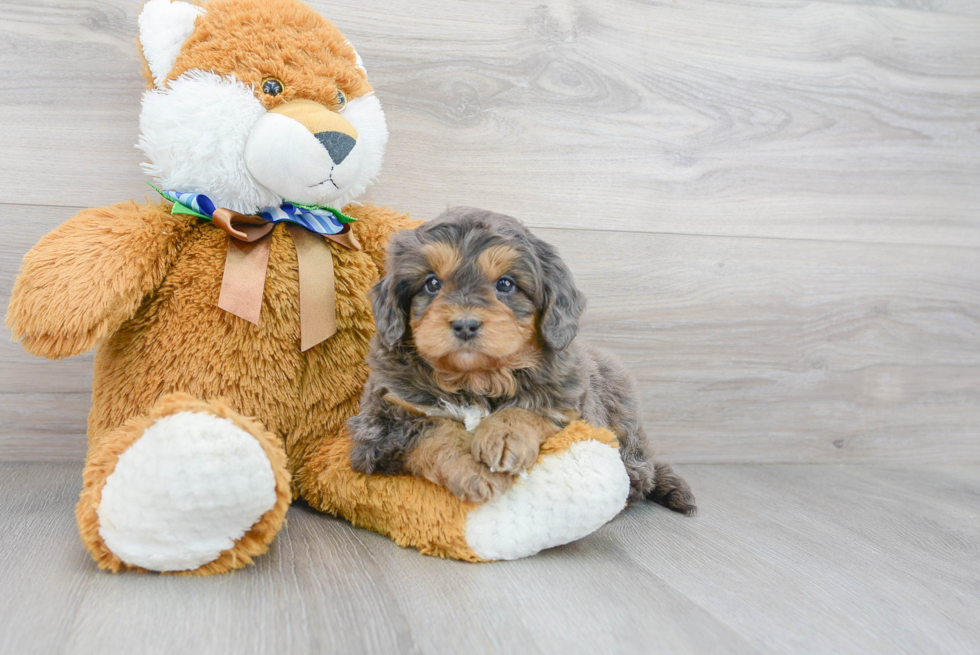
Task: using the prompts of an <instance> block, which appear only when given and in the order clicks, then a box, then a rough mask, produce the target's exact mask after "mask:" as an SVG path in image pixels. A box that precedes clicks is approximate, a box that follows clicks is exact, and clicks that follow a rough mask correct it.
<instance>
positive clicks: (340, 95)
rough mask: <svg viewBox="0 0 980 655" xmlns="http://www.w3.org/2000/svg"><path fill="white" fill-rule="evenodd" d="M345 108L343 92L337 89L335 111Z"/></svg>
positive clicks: (345, 99)
mask: <svg viewBox="0 0 980 655" xmlns="http://www.w3.org/2000/svg"><path fill="white" fill-rule="evenodd" d="M346 106H347V96H346V95H345V94H344V92H343V91H341V90H340V89H337V111H340V110H341V109H343V108H344V107H346Z"/></svg>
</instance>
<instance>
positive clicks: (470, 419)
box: [438, 402, 490, 432]
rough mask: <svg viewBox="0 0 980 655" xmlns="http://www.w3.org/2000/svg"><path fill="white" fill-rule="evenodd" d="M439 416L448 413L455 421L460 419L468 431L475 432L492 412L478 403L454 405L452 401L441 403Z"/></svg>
mask: <svg viewBox="0 0 980 655" xmlns="http://www.w3.org/2000/svg"><path fill="white" fill-rule="evenodd" d="M440 410H441V411H440V412H439V413H438V415H439V416H443V415H446V416H448V418H451V419H453V420H454V421H459V422H460V423H462V424H463V427H465V428H466V431H467V432H473V431H474V430H476V428H477V426H478V425H480V421H482V420H483V419H485V418H486V417H487V416H489V415H490V412H489V411H488V410H487V409H486V408H483V407H477V406H476V405H453V404H452V403H446V402H444V403H442V404H441V405H440Z"/></svg>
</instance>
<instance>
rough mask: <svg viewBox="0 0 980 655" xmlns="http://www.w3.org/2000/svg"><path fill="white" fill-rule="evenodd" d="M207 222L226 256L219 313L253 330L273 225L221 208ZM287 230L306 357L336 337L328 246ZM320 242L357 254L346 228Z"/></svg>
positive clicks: (290, 227) (289, 227)
mask: <svg viewBox="0 0 980 655" xmlns="http://www.w3.org/2000/svg"><path fill="white" fill-rule="evenodd" d="M212 220H213V222H214V224H215V225H216V226H218V227H220V228H221V229H222V230H224V231H225V232H227V233H228V254H227V256H226V257H225V271H224V275H223V277H222V279H221V294H220V295H219V296H218V307H220V308H221V309H223V310H225V311H227V312H229V313H231V314H234V315H235V316H238V317H241V318H243V319H245V320H246V321H248V322H249V323H253V324H255V325H258V324H259V316H260V314H261V313H262V295H263V293H264V290H265V275H266V271H267V269H268V267H269V253H270V251H271V248H272V240H271V239H266V238H265V237H266V236H268V234H269V233H270V232H272V229H273V228H274V227H275V225H274V224H273V223H269V222H267V221H266V220H264V219H262V218H260V217H259V216H247V215H245V214H239V213H238V212H235V211H232V210H230V209H225V208H223V207H222V208H219V209H216V210H215V211H214V214H213V215H212ZM286 229H287V230H288V232H289V235H290V236H291V237H292V239H293V245H294V246H295V247H296V261H297V264H298V266H299V312H300V348H301V349H302V350H304V351H306V350H309V349H310V348H312V347H313V346H315V345H317V344H318V343H321V342H323V341H326V340H327V339H329V338H330V337H331V336H333V335H334V333H335V332H336V331H337V303H336V280H335V278H334V271H333V255H332V253H331V252H330V246H329V244H327V243H326V241H325V240H324V238H321V236H320V235H318V234H315V233H313V232H310V231H309V230H307V229H305V228H303V227H301V226H299V225H296V224H294V223H288V224H287V225H286ZM323 237H325V238H326V239H329V240H330V241H333V242H335V243H337V244H339V245H341V246H343V247H345V248H349V249H351V250H360V249H361V245H360V244H359V243H358V242H357V239H356V238H355V237H354V234H353V233H352V232H351V229H350V226H349V225H345V226H344V230H343V231H342V232H340V233H339V234H331V235H323ZM321 244H322V245H321Z"/></svg>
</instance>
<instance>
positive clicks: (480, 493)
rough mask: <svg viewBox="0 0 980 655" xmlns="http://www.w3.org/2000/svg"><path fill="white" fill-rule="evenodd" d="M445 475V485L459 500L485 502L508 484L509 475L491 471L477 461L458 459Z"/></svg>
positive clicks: (501, 491) (503, 489)
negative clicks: (456, 464)
mask: <svg viewBox="0 0 980 655" xmlns="http://www.w3.org/2000/svg"><path fill="white" fill-rule="evenodd" d="M458 464H459V465H458V466H456V467H454V469H453V470H452V471H451V472H449V474H448V475H447V476H446V487H447V488H448V489H449V491H451V492H452V493H453V495H454V496H456V497H457V498H459V499H460V500H467V501H469V502H471V503H485V502H487V501H488V500H492V499H493V498H496V497H497V496H499V495H500V494H501V493H503V492H504V491H506V490H507V487H509V486H510V483H511V479H512V478H511V476H510V475H507V474H506V473H492V472H491V471H490V470H489V469H488V468H487V467H486V466H484V465H483V464H481V463H479V462H477V461H472V460H471V461H466V460H460V461H459V462H458Z"/></svg>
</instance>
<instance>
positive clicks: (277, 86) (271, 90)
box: [262, 77, 283, 96]
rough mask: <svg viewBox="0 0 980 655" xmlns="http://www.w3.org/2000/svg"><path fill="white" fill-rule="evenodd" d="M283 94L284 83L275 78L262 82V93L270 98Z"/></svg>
mask: <svg viewBox="0 0 980 655" xmlns="http://www.w3.org/2000/svg"><path fill="white" fill-rule="evenodd" d="M282 92H283V86H282V82H280V81H279V80H277V79H276V78H274V77H268V78H266V79H264V80H262V93H264V94H266V95H270V96H277V95H279V94H280V93H282Z"/></svg>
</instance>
